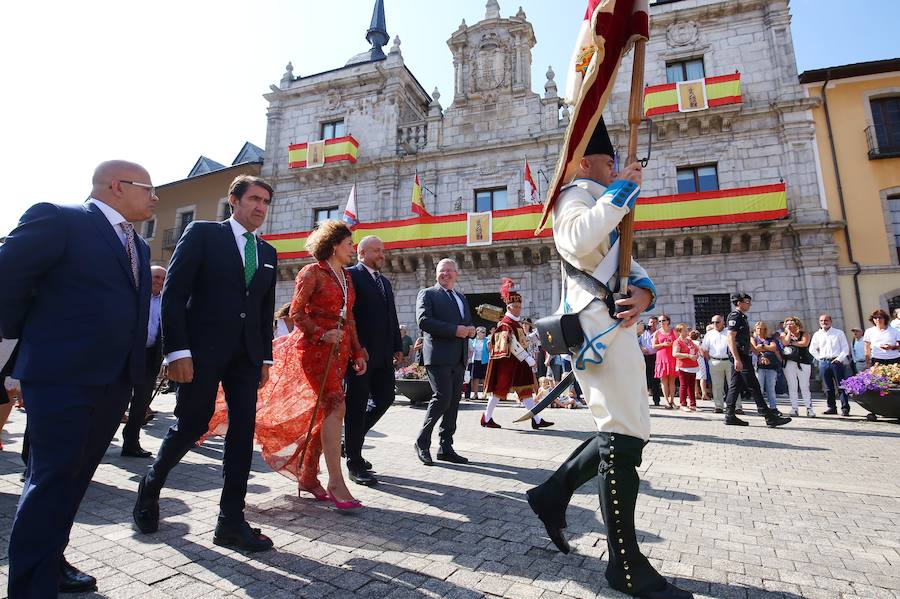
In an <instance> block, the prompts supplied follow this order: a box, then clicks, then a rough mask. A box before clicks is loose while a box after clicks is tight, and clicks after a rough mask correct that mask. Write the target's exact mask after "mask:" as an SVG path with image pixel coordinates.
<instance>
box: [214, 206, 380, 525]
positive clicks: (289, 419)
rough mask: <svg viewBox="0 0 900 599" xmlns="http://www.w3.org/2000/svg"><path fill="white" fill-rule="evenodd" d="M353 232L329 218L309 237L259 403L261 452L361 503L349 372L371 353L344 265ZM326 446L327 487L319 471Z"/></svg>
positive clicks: (317, 491)
mask: <svg viewBox="0 0 900 599" xmlns="http://www.w3.org/2000/svg"><path fill="white" fill-rule="evenodd" d="M351 235H352V234H351V232H350V229H349V228H347V225H345V224H344V223H342V222H340V221H336V220H329V221H324V222H322V223H321V224H320V225H319V227H318V228H317V229H316V230H315V231H313V232H312V233H310V235H309V237H308V238H307V240H306V251H307V252H309V253H310V254H312V255H313V256H314V257H315V258H316V260H317V262H314V263H312V264H308V265H306V266H304V267H303V268H302V269H301V270H300V272H299V273H298V274H297V279H296V289H295V291H294V298H293V301H292V302H291V308H290V317H291V319H292V320H293V321H294V325H295V326H294V330H293V331H292V332H291V333H290V334H289V335H286V336H284V337H280V338H278V339H276V340H275V342H274V343H273V346H272V356H273V359H274V364H273V365H272V368H271V370H270V373H269V382H268V383H267V384H266V385H265V386H264V387H263V388H262V389H260V390H259V399H258V401H257V404H256V440H257V442H258V443H259V444H260V445H261V446H262V457H263V459H264V460H265V461H266V462H267V463H268V464H269V466H271V467H272V469H273V470H275V471H276V472H278V473H279V474H283V475H284V476H287V477H288V478H291V479H293V480H296V481H297V486H298V489H299V490H300V491H306V492H308V493H311V494H312V495H313V496H314V497H315V498H316V499H317V500H319V501H331V502H333V503H334V504H335V506H336V507H338V508H339V509H354V508H359V507H361V505H362V504H361V503H360V502H359V501H357V500H356V499H354V498H353V495H351V494H350V490H349V489H348V488H347V485H346V483H345V482H344V476H343V473H342V472H341V429H342V427H343V423H344V408H345V406H344V390H343V380H344V375H345V373H346V371H347V366H348V364H349V363H350V362H351V360H352V363H353V369H354V371H356V373H357V374H363V373H364V372H365V371H366V359H367V355H366V351H365V349H364V348H363V347H362V346H361V345H360V343H359V339H358V338H357V335H356V323H355V322H354V320H353V303H354V300H355V293H354V291H353V284H352V282H351V278H350V275H349V274H347V273H346V272H345V271H344V267H345V266H348V265H349V264H350V263H351V262H352V260H353V253H354V252H353V240H352V238H351ZM323 380H324V387H323ZM317 403H318V407H317V406H316V404H317ZM225 417H227V412H226V414H222V413H220V412H219V411H218V410H217V413H216V414H215V415H214V416H213V419H212V421H211V422H210V432H212V433H215V434H222V430H223V427H222V424H223V422H222V420H223V418H225ZM304 449H305V453H304ZM323 452H324V454H325V466H326V469H327V471H328V484H327V485H326V488H323V487H322V484H321V483H320V482H319V479H318V474H319V459H320V457H321V456H322V454H323ZM301 458H302V461H301Z"/></svg>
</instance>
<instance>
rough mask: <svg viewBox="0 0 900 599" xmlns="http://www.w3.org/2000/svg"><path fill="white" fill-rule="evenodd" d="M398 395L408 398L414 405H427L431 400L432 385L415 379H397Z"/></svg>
mask: <svg viewBox="0 0 900 599" xmlns="http://www.w3.org/2000/svg"><path fill="white" fill-rule="evenodd" d="M396 383H397V393H399V394H400V395H402V396H404V397H406V398H407V399H408V400H409V403H411V404H412V405H415V404H418V403H427V402H428V401H429V400H430V399H431V394H432V391H431V383H429V382H428V381H417V380H415V379H397V380H396Z"/></svg>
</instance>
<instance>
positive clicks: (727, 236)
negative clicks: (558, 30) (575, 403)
mask: <svg viewBox="0 0 900 599" xmlns="http://www.w3.org/2000/svg"><path fill="white" fill-rule="evenodd" d="M789 21H790V15H789V10H788V2H787V0H776V1H766V0H747V1H743V2H740V3H736V2H730V1H727V0H681V1H674V2H658V3H657V4H655V5H652V6H651V26H652V34H651V37H652V39H651V41H650V43H649V45H648V53H647V68H646V76H645V79H646V82H647V84H649V85H654V84H656V83H665V82H666V76H667V70H669V69H675V68H676V67H675V66H673V65H677V64H680V63H686V62H689V61H695V63H694V67H693V68H696V61H697V60H699V61H701V62H702V65H703V69H704V76H705V77H714V76H716V75H724V74H730V73H734V72H735V71H738V72H740V73H741V75H740V77H741V98H739V100H738V101H737V102H733V103H731V104H728V105H721V106H714V107H712V106H711V107H710V108H708V109H707V110H703V111H697V112H686V113H682V112H674V113H670V114H663V115H659V116H656V117H654V120H653V123H652V135H653V150H652V159H651V161H650V163H649V166H648V167H647V170H646V175H645V182H646V183H645V191H644V192H643V195H650V196H663V195H671V194H676V193H677V192H678V184H677V179H678V178H679V177H683V176H684V172H689V169H692V168H696V167H699V166H706V167H709V166H713V167H715V171H716V177H717V183H716V185H717V186H718V187H720V188H721V189H729V188H745V187H750V186H756V185H762V184H773V183H778V182H779V181H780V180H783V182H784V184H785V186H786V189H787V205H788V216H787V218H783V219H780V220H765V221H760V222H750V223H747V222H743V223H740V224H730V223H724V224H715V225H706V226H699V227H690V228H670V229H652V230H645V231H639V232H638V233H637V234H636V238H635V250H636V255H637V256H638V258H639V259H640V260H641V262H642V263H643V264H644V265H645V266H646V267H647V269H648V271H649V272H650V273H651V275H652V276H653V278H654V280H655V281H656V282H657V286H658V291H659V304H658V305H659V307H660V309H663V310H666V311H667V312H669V313H670V314H671V315H672V317H673V319H674V320H676V321H685V322H688V323H691V324H694V323H695V321H696V320H704V319H706V318H708V316H709V313H710V311H711V310H713V311H717V310H718V309H720V303H721V301H722V300H723V296H726V295H727V294H728V293H730V292H731V291H732V290H735V289H742V290H745V291H747V292H748V293H750V294H751V295H753V296H754V298H755V302H754V317H759V318H763V319H766V320H769V321H772V322H775V321H777V320H781V319H783V318H784V317H785V316H786V315H787V314H788V313H798V312H799V315H800V316H801V317H802V318H804V319H806V320H810V319H811V318H812V317H813V316H814V314H815V313H816V312H817V311H819V310H828V311H830V312H832V313H833V314H834V315H835V317H836V320H837V322H838V323H840V321H841V314H840V302H839V299H838V292H837V280H836V252H835V247H834V243H833V240H832V233H831V229H832V228H833V225H832V224H831V223H830V222H829V219H828V214H827V212H826V210H825V209H824V208H823V203H822V202H823V199H822V194H821V192H820V186H819V181H818V178H817V169H816V161H817V156H816V148H815V145H814V130H813V121H812V116H811V108H812V106H813V104H814V102H813V101H811V100H810V99H809V98H807V97H806V96H805V94H804V93H803V90H802V88H801V87H800V85H799V82H798V79H797V72H796V64H795V60H794V53H793V47H792V45H791V34H790V28H789ZM383 23H384V16H383V7H382V2H381V0H378V1H377V2H376V7H375V14H374V16H373V21H372V27H371V28H370V30H369V32H368V35H367V39H369V41H370V42H372V44H373V46H372V49H371V50H369V51H368V52H365V53H363V54H361V55H357V56H355V57H353V58H352V59H351V60H350V61H349V62H348V64H347V65H345V66H344V67H341V68H338V69H335V70H333V71H328V72H325V73H318V74H314V75H309V76H297V75H295V74H294V73H293V67H292V66H291V65H290V64H289V65H288V67H287V71H286V72H285V75H284V77H283V79H282V80H281V83H280V85H279V86H274V85H273V86H272V91H271V93H269V94H267V95H266V98H267V99H268V101H269V109H268V130H267V137H266V149H265V152H266V161H265V164H264V165H263V169H262V176H264V177H266V178H268V179H269V180H271V181H272V182H273V183H274V185H275V188H276V197H277V201H276V202H275V204H274V205H273V208H272V211H271V213H270V218H269V220H268V223H267V225H266V233H268V234H272V235H276V236H279V237H284V236H289V234H291V233H296V232H302V231H309V230H310V229H311V228H312V227H313V226H314V223H315V221H316V219H317V218H320V217H323V216H329V215H331V216H337V215H339V214H340V213H341V212H342V211H343V208H344V204H345V202H346V199H347V196H348V194H349V192H350V189H351V187H352V186H353V185H354V184H355V185H356V189H357V202H358V203H357V214H358V216H359V218H360V219H361V220H362V221H364V222H374V221H391V220H396V219H407V218H411V217H412V216H413V215H412V214H411V212H410V208H409V206H410V197H411V192H412V186H413V178H414V176H415V174H416V173H418V175H419V179H420V181H421V183H422V186H423V187H424V188H425V189H426V190H427V191H426V195H425V202H426V205H427V207H428V210H429V211H430V212H431V213H432V214H433V215H436V216H437V215H447V214H455V213H465V212H474V211H476V209H478V210H481V209H484V207H485V206H487V207H488V208H490V209H495V210H496V209H502V208H515V207H518V206H523V205H525V203H526V200H525V196H526V194H525V192H524V187H525V185H524V182H523V159H524V158H526V157H527V159H528V162H529V164H530V166H531V169H532V171H533V172H534V173H536V177H537V173H538V172H543V173H546V174H547V175H548V176H549V175H550V174H551V173H552V171H553V168H554V165H555V163H556V159H557V154H558V151H559V148H560V145H561V142H562V139H563V136H564V133H565V129H566V126H567V125H568V120H567V118H568V113H567V112H566V110H564V109H562V107H563V102H562V99H561V98H560V93H559V90H558V85H557V83H556V80H555V79H556V75H555V73H554V72H553V70H552V69H549V70H548V71H547V73H546V80H545V81H544V82H543V93H541V94H538V93H535V92H534V91H533V89H532V88H533V86H534V85H533V83H534V82H532V80H531V74H532V64H531V49H532V48H533V47H534V46H535V44H536V43H537V40H536V39H535V35H534V31H533V28H532V26H531V24H530V23H529V21H528V19H527V17H526V15H525V13H524V12H523V11H522V10H521V9H519V10H518V12H517V13H516V14H514V15H513V16H510V17H502V16H501V11H500V7H499V4H498V2H497V0H489V1H488V2H487V3H486V11H485V15H484V18H483V19H482V20H480V21H478V22H477V23H475V24H473V25H466V23H465V21H463V22H462V24H461V25H460V26H459V27H458V28H457V29H456V31H453V32H451V33H450V37H449V40H448V41H447V43H448V45H449V47H450V50H451V52H452V55H453V64H452V65H448V68H453V72H454V75H455V77H454V82H455V89H454V90H453V94H452V99H451V100H450V102H449V105H448V106H447V107H446V108H444V107H443V106H442V105H441V99H442V98H443V96H441V94H440V93H439V92H438V91H437V90H434V92H432V93H431V94H428V93H427V92H426V91H425V90H424V89H423V88H422V86H421V85H420V84H419V82H418V81H417V80H416V78H415V76H414V75H413V73H411V72H410V70H409V69H408V68H407V67H406V66H405V63H404V60H403V55H402V52H401V49H400V40H399V38H394V41H393V45H392V46H391V47H390V49H389V50H388V52H387V53H386V54H385V53H384V52H383V51H382V49H381V48H382V47H383V46H386V45H387V40H388V39H389V38H388V35H387V32H386V31H384V27H383ZM574 25H575V24H573V31H572V32H571V33H572V35H573V40H574ZM559 66H560V67H562V66H564V65H559ZM560 70H561V71H562V69H560ZM620 73H621V75H620V77H619V78H618V80H617V82H616V86H615V88H614V92H613V94H612V95H611V99H610V103H609V106H608V108H607V111H606V121H607V123H608V124H609V125H610V131H611V134H612V136H613V139H614V141H618V144H619V147H620V148H623V149H624V145H625V143H626V131H625V127H624V124H625V120H626V114H627V104H628V88H629V83H630V73H631V63H630V57H626V60H625V61H624V63H623V65H622V67H621V71H620ZM560 87H561V86H560ZM646 129H647V125H646V124H645V126H644V127H642V132H641V139H642V140H646V138H647V133H648V131H647V130H646ZM340 135H349V136H352V137H353V139H354V140H356V142H357V143H358V159H357V160H356V161H355V163H351V162H352V161H336V162H332V163H328V162H326V163H325V165H324V166H322V167H319V168H290V166H289V163H288V159H287V158H288V147H289V146H290V145H291V144H301V143H304V142H309V141H314V140H319V139H326V138H328V137H329V136H332V137H340ZM623 154H624V150H623ZM685 169H688V171H686V170H685ZM541 179H542V178H541ZM545 183H546V182H545V181H544V180H543V179H542V180H541V189H542V191H543V190H544V189H546V184H545ZM679 198H681V196H678V195H675V196H674V197H673V198H671V201H673V202H677V201H678V200H679ZM445 256H450V257H454V258H455V259H456V260H457V262H458V263H459V264H460V266H461V269H462V276H461V279H460V288H461V290H462V291H463V292H464V293H466V294H467V295H470V299H471V300H472V301H473V303H476V304H477V303H480V302H482V301H485V300H490V299H494V298H496V297H497V296H494V295H489V294H496V292H497V290H498V286H499V280H500V277H501V276H510V277H512V278H513V279H514V280H516V281H517V282H518V284H519V287H520V289H521V291H522V293H523V295H524V297H525V313H526V314H530V315H534V316H539V315H545V314H548V313H550V312H552V311H553V310H554V309H555V308H556V306H557V305H558V302H559V276H560V275H559V272H560V269H559V263H558V259H557V256H556V253H555V250H554V248H553V243H552V239H551V238H549V237H541V238H536V237H524V238H520V239H514V240H507V241H494V242H493V243H492V244H491V245H490V246H480V247H466V246H465V245H456V246H428V247H406V248H403V249H393V250H391V251H390V252H389V260H388V266H387V267H386V271H387V274H388V276H389V277H390V278H391V280H392V283H393V286H394V289H395V290H397V296H398V302H397V305H398V310H399V311H400V320H401V322H407V323H409V324H411V325H413V326H414V303H415V295H416V293H417V291H418V289H419V288H421V287H425V286H428V285H431V284H433V281H434V274H433V273H434V265H435V263H436V262H437V261H438V260H439V259H440V258H442V257H445ZM307 261H308V258H306V259H304V258H302V257H301V258H291V259H282V260H281V261H280V273H279V274H280V279H279V281H280V282H279V285H278V297H279V299H280V300H284V301H287V300H288V299H289V297H290V294H291V291H292V288H293V284H292V281H293V278H294V276H295V274H296V272H297V270H298V269H299V268H300V267H301V266H302V265H303V264H304V263H305V262H307ZM700 324H705V323H700Z"/></svg>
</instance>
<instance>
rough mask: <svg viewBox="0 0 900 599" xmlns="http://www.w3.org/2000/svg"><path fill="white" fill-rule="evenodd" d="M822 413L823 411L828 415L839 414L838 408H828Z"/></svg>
mask: <svg viewBox="0 0 900 599" xmlns="http://www.w3.org/2000/svg"><path fill="white" fill-rule="evenodd" d="M822 413H823V414H826V415H828V416H836V415H837V408H828V409H827V410H825V411H824V412H822Z"/></svg>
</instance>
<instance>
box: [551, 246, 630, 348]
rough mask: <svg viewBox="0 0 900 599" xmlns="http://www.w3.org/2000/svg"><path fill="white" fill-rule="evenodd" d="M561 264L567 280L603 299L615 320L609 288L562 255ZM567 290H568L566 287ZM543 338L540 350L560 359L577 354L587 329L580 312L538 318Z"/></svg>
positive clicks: (613, 305)
mask: <svg viewBox="0 0 900 599" xmlns="http://www.w3.org/2000/svg"><path fill="white" fill-rule="evenodd" d="M560 262H562V267H563V269H564V272H565V274H566V276H567V277H569V278H572V279H574V280H575V282H576V283H578V284H579V285H581V287H583V288H584V289H585V290H586V291H587V292H588V293H590V294H591V295H593V296H594V297H595V298H597V299H599V300H602V301H603V302H604V303H605V304H606V307H607V309H608V310H609V314H610V316H612V317H613V318H615V312H616V305H615V303H614V301H613V293H612V291H610V289H609V287H607V286H606V285H604V284H603V283H601V282H600V281H598V280H597V279H596V278H594V277H593V276H592V275H589V274H588V273H586V272H584V271H583V270H580V269H578V268H576V267H575V266H573V265H572V264H570V263H569V262H568V261H567V260H566V259H564V258H562V257H561V256H560ZM563 289H565V287H563ZM534 326H535V328H536V329H537V331H538V335H539V336H540V339H541V347H543V348H544V351H546V352H547V353H548V354H550V355H553V356H559V355H562V354H571V355H574V354H576V353H578V350H579V348H580V347H581V346H582V345H583V344H584V330H583V329H582V328H581V322H580V321H579V320H578V313H577V312H576V313H566V314H551V315H550V316H545V317H544V318H539V319H537V320H536V321H535V322H534Z"/></svg>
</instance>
